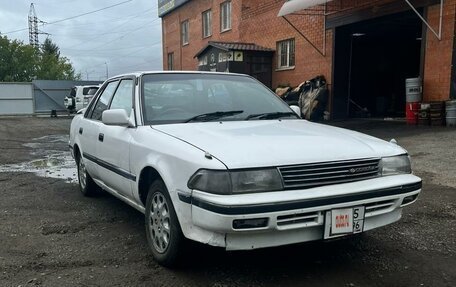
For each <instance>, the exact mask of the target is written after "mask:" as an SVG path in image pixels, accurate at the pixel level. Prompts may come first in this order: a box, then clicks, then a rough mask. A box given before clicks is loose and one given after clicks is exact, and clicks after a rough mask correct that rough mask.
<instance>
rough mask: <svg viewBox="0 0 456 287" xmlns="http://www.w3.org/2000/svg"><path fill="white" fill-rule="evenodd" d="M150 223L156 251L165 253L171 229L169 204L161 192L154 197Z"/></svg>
mask: <svg viewBox="0 0 456 287" xmlns="http://www.w3.org/2000/svg"><path fill="white" fill-rule="evenodd" d="M148 223H149V232H150V237H151V239H152V241H153V244H154V247H155V250H157V252H159V253H164V252H165V251H166V249H167V248H168V245H169V239H170V236H171V228H170V215H169V208H168V202H167V201H166V198H165V197H164V196H163V194H162V193H160V192H156V193H155V194H154V195H153V198H152V206H151V209H150V213H149V221H148Z"/></svg>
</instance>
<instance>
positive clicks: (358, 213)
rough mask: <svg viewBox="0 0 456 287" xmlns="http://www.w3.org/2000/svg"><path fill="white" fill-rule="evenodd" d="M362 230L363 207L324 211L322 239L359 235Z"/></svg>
mask: <svg viewBox="0 0 456 287" xmlns="http://www.w3.org/2000/svg"><path fill="white" fill-rule="evenodd" d="M363 229H364V206H357V207H351V208H343V209H332V210H328V211H326V215H325V231H324V239H328V238H334V237H339V236H344V235H348V234H354V233H360V232H363Z"/></svg>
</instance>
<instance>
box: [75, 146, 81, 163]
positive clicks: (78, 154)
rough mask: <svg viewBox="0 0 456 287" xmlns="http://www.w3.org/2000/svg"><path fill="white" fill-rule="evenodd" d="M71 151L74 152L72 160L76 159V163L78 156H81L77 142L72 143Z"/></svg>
mask: <svg viewBox="0 0 456 287" xmlns="http://www.w3.org/2000/svg"><path fill="white" fill-rule="evenodd" d="M73 153H74V160H75V161H76V163H78V161H79V156H81V150H80V149H79V146H78V144H74V146H73Z"/></svg>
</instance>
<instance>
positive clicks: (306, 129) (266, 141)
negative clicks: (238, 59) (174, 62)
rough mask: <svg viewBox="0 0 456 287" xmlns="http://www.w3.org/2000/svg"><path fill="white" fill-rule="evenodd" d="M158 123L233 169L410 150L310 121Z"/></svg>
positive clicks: (357, 157) (344, 158) (167, 130)
mask: <svg viewBox="0 0 456 287" xmlns="http://www.w3.org/2000/svg"><path fill="white" fill-rule="evenodd" d="M152 128H153V129H156V130H158V131H161V132H163V133H166V134H168V135H170V136H173V137H175V138H177V139H180V140H182V141H185V142H187V143H189V144H191V145H193V146H195V147H197V148H199V149H201V150H203V151H205V152H208V153H210V154H211V155H212V156H214V157H216V158H217V159H219V160H220V161H222V162H223V163H224V164H225V165H226V166H227V168H229V169H233V168H251V167H266V166H282V165H293V164H303V163H312V162H323V161H336V160H348V159H360V158H371V157H384V156H393V155H398V154H404V153H406V151H405V150H404V149H402V148H401V147H399V146H398V145H396V144H392V143H389V142H386V141H383V140H380V139H377V138H374V137H371V136H368V135H364V134H361V133H358V132H354V131H350V130H346V129H341V128H336V127H332V126H328V125H324V124H316V123H311V122H308V121H305V120H256V121H232V122H231V121H226V122H204V123H187V124H169V125H155V126H153V127H152Z"/></svg>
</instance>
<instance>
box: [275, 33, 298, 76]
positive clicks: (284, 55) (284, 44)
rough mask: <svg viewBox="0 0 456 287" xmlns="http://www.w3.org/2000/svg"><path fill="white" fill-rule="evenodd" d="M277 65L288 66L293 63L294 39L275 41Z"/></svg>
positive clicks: (279, 66)
mask: <svg viewBox="0 0 456 287" xmlns="http://www.w3.org/2000/svg"><path fill="white" fill-rule="evenodd" d="M277 51H278V53H277V56H278V59H277V67H278V68H279V69H280V68H289V67H293V66H294V65H295V40H294V39H288V40H285V41H280V42H277Z"/></svg>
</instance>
